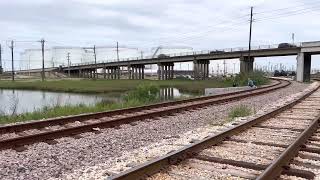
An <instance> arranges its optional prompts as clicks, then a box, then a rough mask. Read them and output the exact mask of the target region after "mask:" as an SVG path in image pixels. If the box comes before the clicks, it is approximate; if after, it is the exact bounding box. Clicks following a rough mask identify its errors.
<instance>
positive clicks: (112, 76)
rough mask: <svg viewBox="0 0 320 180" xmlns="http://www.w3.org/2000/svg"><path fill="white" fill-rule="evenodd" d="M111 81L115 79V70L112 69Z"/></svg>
mask: <svg viewBox="0 0 320 180" xmlns="http://www.w3.org/2000/svg"><path fill="white" fill-rule="evenodd" d="M111 79H115V69H114V67H111Z"/></svg>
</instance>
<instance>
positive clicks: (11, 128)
mask: <svg viewBox="0 0 320 180" xmlns="http://www.w3.org/2000/svg"><path fill="white" fill-rule="evenodd" d="M277 81H278V82H277V83H275V84H272V85H270V86H264V87H261V88H257V89H249V90H242V91H238V92H232V93H226V94H222V95H214V96H204V97H198V98H191V99H185V100H179V101H171V102H164V103H156V104H152V105H146V106H139V107H133V108H126V109H118V110H112V111H104V112H98V113H87V114H80V115H72V116H67V117H60V118H51V119H46V120H39V121H31V122H26V123H17V124H13V125H4V126H0V133H9V132H16V131H24V130H27V129H31V128H32V129H34V128H44V127H47V126H54V125H61V124H65V123H70V122H75V121H85V120H89V119H97V118H102V117H110V116H114V115H119V114H124V113H132V112H137V111H142V110H148V109H152V108H159V107H165V106H172V105H178V104H183V103H189V102H196V101H203V100H209V99H215V98H219V97H227V96H233V95H235V94H241V93H247V92H254V91H257V90H262V89H267V88H271V87H275V86H278V85H280V84H281V82H280V81H279V80H277Z"/></svg>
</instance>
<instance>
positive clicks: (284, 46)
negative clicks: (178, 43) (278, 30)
mask: <svg viewBox="0 0 320 180" xmlns="http://www.w3.org/2000/svg"><path fill="white" fill-rule="evenodd" d="M292 47H297V46H296V45H294V44H290V43H280V44H279V45H278V48H292Z"/></svg>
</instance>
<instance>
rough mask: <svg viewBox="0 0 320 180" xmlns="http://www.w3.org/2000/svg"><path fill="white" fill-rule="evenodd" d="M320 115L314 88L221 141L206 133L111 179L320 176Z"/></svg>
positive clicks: (161, 179) (298, 177)
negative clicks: (201, 137) (299, 98)
mask: <svg viewBox="0 0 320 180" xmlns="http://www.w3.org/2000/svg"><path fill="white" fill-rule="evenodd" d="M300 96H301V94H300ZM297 98H298V97H295V98H294V99H297ZM269 113H271V112H270V111H269ZM267 114H268V113H267ZM260 117H261V116H260ZM264 118H266V117H264ZM319 118H320V90H317V91H316V92H314V93H313V94H312V95H310V96H309V97H307V98H306V99H304V100H303V101H301V102H299V103H298V104H296V105H295V106H293V107H290V108H285V110H282V112H280V111H279V112H277V114H273V113H271V114H270V115H268V118H267V119H263V120H259V122H258V123H254V124H253V126H252V127H251V128H249V129H246V130H242V131H240V132H237V133H236V132H234V133H233V135H228V136H226V137H224V138H223V140H222V141H221V140H215V141H214V140H213V139H214V138H213V136H212V140H211V141H212V142H211V144H212V145H210V143H209V142H210V141H209V140H208V139H210V138H211V137H210V138H206V143H207V144H206V143H204V141H205V140H202V142H199V143H198V144H197V143H195V144H197V145H190V146H189V147H186V148H183V149H180V150H178V151H176V152H172V153H170V154H168V155H165V156H163V157H159V158H157V159H156V160H152V161H151V162H148V163H145V164H143V165H140V166H138V167H135V168H132V169H129V170H128V171H125V172H122V173H120V174H118V175H114V176H111V177H110V179H130V178H132V179H136V178H137V177H140V178H141V177H142V178H143V177H144V178H146V177H147V179H155V180H163V179H256V178H261V179H272V176H273V175H274V176H275V177H278V178H279V179H320V163H319V161H320V128H319ZM248 122H252V120H249V121H248ZM234 124H235V126H237V124H238V123H234ZM240 124H241V122H240ZM312 128H313V129H314V130H313V131H310V129H312ZM220 133H221V131H220ZM218 134H219V131H218ZM221 137H222V136H221ZM297 139H299V140H297ZM196 146H197V147H196ZM299 150H300V151H299ZM298 151H299V152H298ZM286 153H287V154H286ZM186 157H188V158H186ZM285 157H286V158H289V159H286V158H285ZM290 157H291V158H290ZM159 162H160V163H159ZM158 163H159V164H158ZM167 163H169V164H167ZM278 163H280V164H281V163H282V164H281V166H280V168H279V167H278V169H277V168H274V167H277V165H279V164H278ZM281 167H285V168H281ZM289 167H290V168H289ZM161 169H162V170H161ZM279 169H281V171H280V172H278V170H279ZM159 170H161V172H159V173H157V171H159ZM270 172H271V174H270ZM277 173H279V176H277Z"/></svg>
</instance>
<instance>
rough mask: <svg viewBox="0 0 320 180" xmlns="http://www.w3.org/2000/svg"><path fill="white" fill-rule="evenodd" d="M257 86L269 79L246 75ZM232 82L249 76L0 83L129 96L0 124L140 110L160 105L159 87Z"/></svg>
mask: <svg viewBox="0 0 320 180" xmlns="http://www.w3.org/2000/svg"><path fill="white" fill-rule="evenodd" d="M249 76H250V77H251V78H252V79H254V80H255V81H256V82H257V85H262V84H266V83H268V82H269V81H268V79H266V78H264V77H263V74H261V73H254V74H252V75H249ZM234 79H235V80H236V82H237V83H238V84H239V85H246V82H247V79H248V75H240V76H237V77H235V78H226V79H215V80H205V81H191V80H170V81H151V80H95V81H93V80H81V81H76V80H61V81H46V82H41V81H28V82H24V81H16V82H10V81H0V88H6V89H28V90H47V91H58V92H76V93H108V92H128V91H129V93H127V94H126V95H125V96H124V97H123V99H124V101H123V102H122V103H109V102H100V103H97V104H96V105H94V106H85V105H81V104H80V105H73V106H71V105H67V106H54V107H44V108H42V109H38V110H35V111H34V112H31V113H24V114H20V115H17V114H12V115H6V116H4V115H2V116H1V115H0V124H5V123H12V122H20V121H28V120H37V119H44V118H52V117H59V116H66V115H75V114H81V113H88V112H101V111H107V110H114V109H121V108H127V107H135V106H142V105H146V104H151V103H155V102H158V101H159V98H158V92H159V89H160V87H175V88H178V89H180V90H181V91H183V92H191V93H200V92H202V91H203V89H204V88H210V87H211V88H214V87H230V86H232V84H233V81H234Z"/></svg>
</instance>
